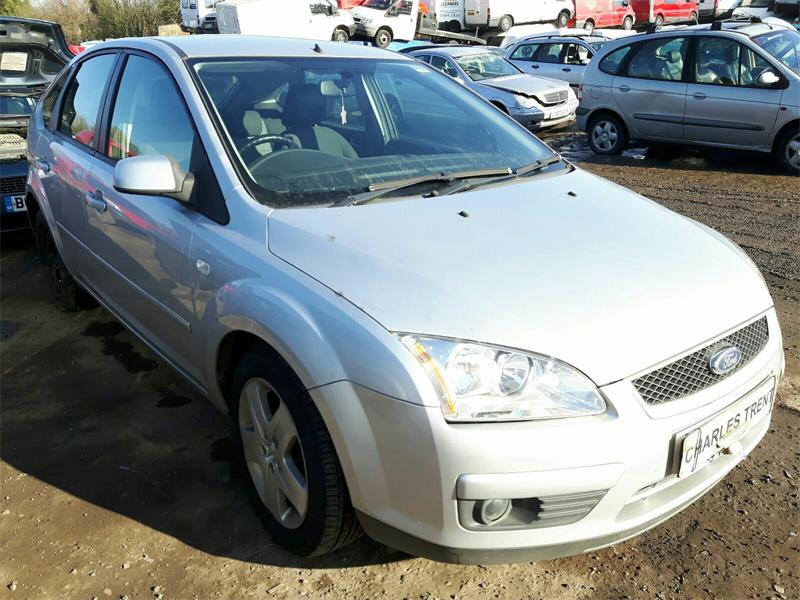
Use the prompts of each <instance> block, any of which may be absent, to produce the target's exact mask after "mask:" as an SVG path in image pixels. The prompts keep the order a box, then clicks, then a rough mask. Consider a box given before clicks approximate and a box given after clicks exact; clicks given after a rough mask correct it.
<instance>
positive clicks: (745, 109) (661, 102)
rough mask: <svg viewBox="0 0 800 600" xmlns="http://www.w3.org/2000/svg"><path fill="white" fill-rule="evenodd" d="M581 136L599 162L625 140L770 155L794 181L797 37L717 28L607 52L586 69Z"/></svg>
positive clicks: (645, 39) (773, 29)
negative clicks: (595, 154) (713, 147)
mask: <svg viewBox="0 0 800 600" xmlns="http://www.w3.org/2000/svg"><path fill="white" fill-rule="evenodd" d="M579 95H580V96H581V101H580V107H579V108H578V127H579V128H580V129H581V130H582V131H585V132H586V133H587V135H588V140H589V145H590V146H591V148H592V150H593V151H594V152H595V153H597V154H619V153H621V152H622V151H623V150H624V149H625V147H626V146H627V144H628V142H629V141H630V140H642V141H649V142H667V143H675V144H694V145H699V146H717V147H722V148H734V149H742V150H754V151H758V152H769V153H772V154H773V156H774V157H775V160H776V162H777V163H778V164H779V165H780V166H781V167H782V168H783V169H784V170H785V171H786V172H788V173H792V174H800V33H798V32H797V31H794V30H792V29H789V28H786V27H780V26H776V25H774V24H772V23H768V22H761V21H760V20H756V22H750V21H745V22H742V21H727V22H722V21H718V22H716V23H714V24H712V25H699V26H695V27H687V28H684V29H680V30H674V31H669V32H663V33H653V34H648V35H644V36H637V37H636V39H627V40H620V41H615V42H609V43H608V44H607V45H606V46H605V47H604V48H603V52H602V53H601V55H599V56H597V57H596V58H595V60H594V61H592V63H591V64H590V65H589V66H588V67H587V70H586V72H585V74H584V76H583V84H582V86H581V93H580V94H579Z"/></svg>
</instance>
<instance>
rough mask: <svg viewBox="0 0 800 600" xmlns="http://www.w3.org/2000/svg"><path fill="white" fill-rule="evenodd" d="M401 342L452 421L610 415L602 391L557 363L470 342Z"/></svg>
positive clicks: (420, 339) (405, 337)
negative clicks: (416, 361)
mask: <svg viewBox="0 0 800 600" xmlns="http://www.w3.org/2000/svg"><path fill="white" fill-rule="evenodd" d="M398 337H399V338H400V341H401V342H402V343H403V345H404V346H405V347H406V348H407V349H408V350H409V351H410V352H411V353H412V354H413V355H414V356H415V357H416V358H417V360H418V361H419V363H420V364H421V365H422V367H423V368H424V369H425V371H426V373H427V374H428V376H429V378H430V379H431V382H432V383H433V386H434V389H435V390H436V393H437V394H438V395H439V400H440V402H441V406H442V412H443V413H444V417H445V419H447V420H448V421H451V422H469V421H524V420H532V419H552V418H561V417H577V416H587V415H596V414H599V413H602V412H605V410H606V403H605V400H604V399H603V396H602V395H601V394H600V392H599V390H598V389H597V387H596V386H595V385H594V384H593V383H592V382H591V381H590V380H589V379H588V378H587V377H586V376H585V375H583V374H582V373H580V372H579V371H577V370H575V369H573V368H572V367H570V366H569V365H566V364H564V363H562V362H560V361H558V360H556V359H554V358H550V357H546V356H539V355H535V354H529V353H522V352H510V351H508V350H504V349H502V348H496V347H493V346H488V345H485V344H475V343H471V342H459V341H455V340H446V339H440V338H430V337H423V336H416V335H409V334H399V335H398Z"/></svg>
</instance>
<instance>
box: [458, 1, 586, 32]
mask: <svg viewBox="0 0 800 600" xmlns="http://www.w3.org/2000/svg"><path fill="white" fill-rule="evenodd" d="M574 14H575V4H574V2H573V0H466V3H465V15H464V20H465V21H466V25H467V27H468V28H470V27H486V28H490V29H494V28H497V29H500V31H508V30H509V29H511V27H513V26H514V24H515V23H550V22H552V23H555V24H556V25H557V26H558V27H566V26H567V23H569V20H570V19H571V18H572V16H573V15H574Z"/></svg>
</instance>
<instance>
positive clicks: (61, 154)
mask: <svg viewBox="0 0 800 600" xmlns="http://www.w3.org/2000/svg"><path fill="white" fill-rule="evenodd" d="M117 57H118V54H117V53H116V52H109V53H105V54H99V55H95V56H92V57H90V58H88V59H86V60H84V61H82V62H80V63H79V64H78V65H77V66H76V67H75V68H74V69H73V72H72V73H71V75H70V77H69V79H68V81H67V84H66V87H65V89H64V91H63V92H62V94H61V100H60V105H59V106H60V108H59V110H58V111H57V113H56V115H55V117H54V119H53V120H54V123H51V126H52V129H53V132H52V135H50V136H49V143H48V145H47V146H48V147H47V150H46V152H44V153H42V155H41V156H40V157H39V158H38V160H37V161H36V163H35V165H34V166H35V168H38V169H39V170H40V173H41V174H42V175H43V176H42V177H41V181H42V186H43V187H44V192H45V195H46V197H47V202H48V205H49V206H50V209H51V211H52V213H53V217H54V219H55V226H56V228H57V230H58V236H59V238H60V240H61V245H62V248H61V251H62V257H63V259H64V261H65V262H66V264H67V265H68V267H69V268H70V269H71V270H72V271H73V272H74V273H75V274H76V275H77V276H78V277H79V278H81V279H83V278H85V277H86V275H87V271H88V270H89V269H90V268H91V265H92V262H91V261H90V260H89V253H88V250H87V248H86V243H87V242H86V237H85V236H86V231H85V214H86V206H85V197H84V195H85V193H86V192H87V191H88V190H89V176H90V173H91V170H92V165H93V162H94V158H93V154H94V153H95V145H96V139H95V133H96V131H97V128H98V119H99V112H100V108H101V105H102V101H103V95H104V93H105V90H106V87H107V84H108V82H109V80H110V78H111V73H112V71H113V70H114V67H115V64H116V61H117Z"/></svg>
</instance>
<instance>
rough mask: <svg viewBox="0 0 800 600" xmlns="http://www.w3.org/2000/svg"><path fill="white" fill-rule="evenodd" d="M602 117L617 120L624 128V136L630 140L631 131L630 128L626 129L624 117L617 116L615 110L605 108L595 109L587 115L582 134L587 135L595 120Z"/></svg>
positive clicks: (626, 124)
mask: <svg viewBox="0 0 800 600" xmlns="http://www.w3.org/2000/svg"><path fill="white" fill-rule="evenodd" d="M603 116H612V117H616V118H617V119H619V121H620V123H622V126H623V127H624V128H625V135H627V136H628V139H631V130H630V127H628V123H627V122H626V121H625V117H623V116H622V115H621V114H619V112H617V111H616V110H613V109H611V108H605V107H603V108H598V109H595V110H593V111H592V112H590V113H589V115H588V116H587V117H586V131H585V132H584V133H589V129H590V128H591V125H592V123H593V122H594V121H595V120H596V119H598V118H600V117H603Z"/></svg>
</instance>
